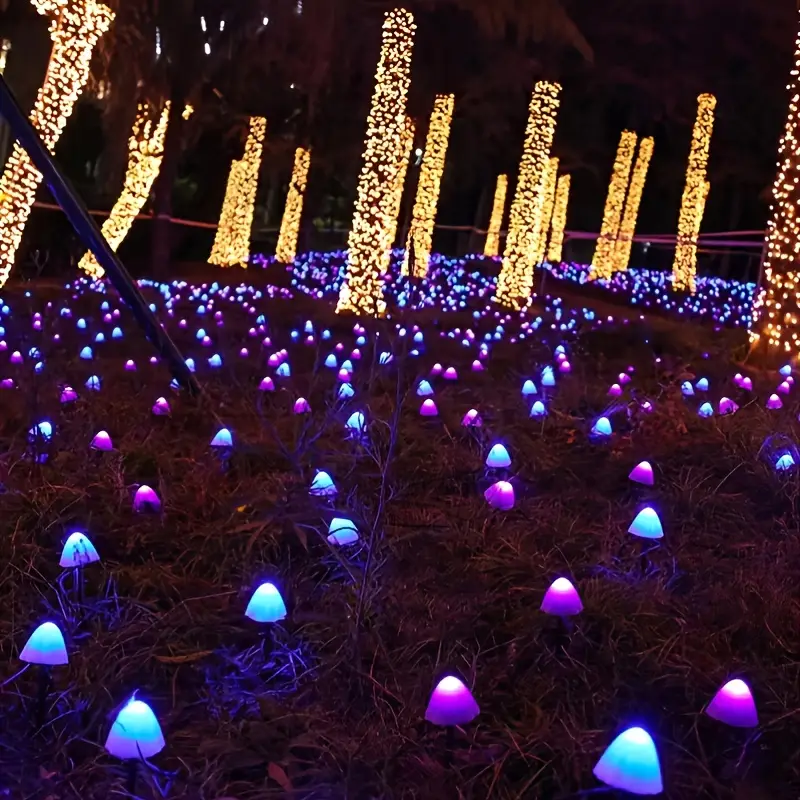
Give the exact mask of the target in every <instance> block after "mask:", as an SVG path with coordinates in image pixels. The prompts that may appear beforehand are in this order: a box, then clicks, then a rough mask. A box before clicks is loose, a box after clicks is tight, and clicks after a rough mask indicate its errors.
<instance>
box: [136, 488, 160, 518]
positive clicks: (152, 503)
mask: <svg viewBox="0 0 800 800" xmlns="http://www.w3.org/2000/svg"><path fill="white" fill-rule="evenodd" d="M133 510H134V511H136V512H137V513H140V514H141V513H144V512H148V511H149V512H152V513H156V514H157V513H158V512H159V511H161V500H160V499H159V497H158V495H157V494H156V492H155V490H154V489H151V488H150V487H149V486H146V485H145V484H142V485H141V486H140V487H139V488H138V489H137V490H136V494H135V495H134V497H133Z"/></svg>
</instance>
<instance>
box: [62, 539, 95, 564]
mask: <svg viewBox="0 0 800 800" xmlns="http://www.w3.org/2000/svg"><path fill="white" fill-rule="evenodd" d="M97 561H100V556H99V554H98V552H97V549H96V548H95V546H94V545H93V544H92V543H91V541H90V540H89V537H88V536H87V535H86V534H85V533H83V532H81V531H75V532H74V533H71V534H70V535H69V536H68V537H67V541H66V542H64V547H63V548H62V550H61V559H60V560H59V562H58V565H59V566H60V567H64V569H75V568H77V567H85V566H86V565H87V564H94V563H95V562H97Z"/></svg>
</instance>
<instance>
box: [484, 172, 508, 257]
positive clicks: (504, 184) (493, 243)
mask: <svg viewBox="0 0 800 800" xmlns="http://www.w3.org/2000/svg"><path fill="white" fill-rule="evenodd" d="M507 193H508V175H498V176H497V185H496V186H495V188H494V200H493V201H492V216H491V217H490V218H489V230H488V231H486V244H485V245H484V247H483V254H484V255H485V256H489V257H492V256H496V255H497V254H498V253H499V252H500V231H501V230H502V228H503V213H504V212H505V209H506V194H507Z"/></svg>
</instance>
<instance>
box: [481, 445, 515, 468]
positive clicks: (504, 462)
mask: <svg viewBox="0 0 800 800" xmlns="http://www.w3.org/2000/svg"><path fill="white" fill-rule="evenodd" d="M486 466H487V467H489V468H490V469H504V468H505V467H510V466H511V456H510V455H509V454H508V450H506V448H505V445H502V444H499V443H498V444H495V445H492V449H491V450H490V451H489V455H488V456H486Z"/></svg>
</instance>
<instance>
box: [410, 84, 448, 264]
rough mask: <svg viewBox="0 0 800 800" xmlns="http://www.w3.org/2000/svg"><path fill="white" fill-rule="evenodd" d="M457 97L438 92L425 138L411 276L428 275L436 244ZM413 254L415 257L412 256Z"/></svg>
mask: <svg viewBox="0 0 800 800" xmlns="http://www.w3.org/2000/svg"><path fill="white" fill-rule="evenodd" d="M454 106H455V98H454V97H453V95H452V94H448V95H437V96H436V99H435V100H434V103H433V112H432V113H431V120H430V124H429V126H428V136H427V137H426V139H425V153H424V155H423V156H422V166H421V167H420V171H419V183H418V184H417V196H416V199H415V201H414V211H413V213H412V217H411V227H410V229H409V231H408V242H407V244H406V254H405V258H404V260H403V267H402V273H403V275H408V274H409V265H410V264H412V265H413V266H411V268H410V271H411V272H412V277H415V278H424V277H425V276H426V275H427V274H428V262H429V261H430V257H431V248H432V246H433V228H434V225H435V223H436V206H437V205H438V203H439V190H440V188H441V184H442V173H443V172H444V162H445V157H446V156H447V144H448V142H449V140H450V124H451V123H452V121H453V108H454ZM412 254H413V258H412Z"/></svg>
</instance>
